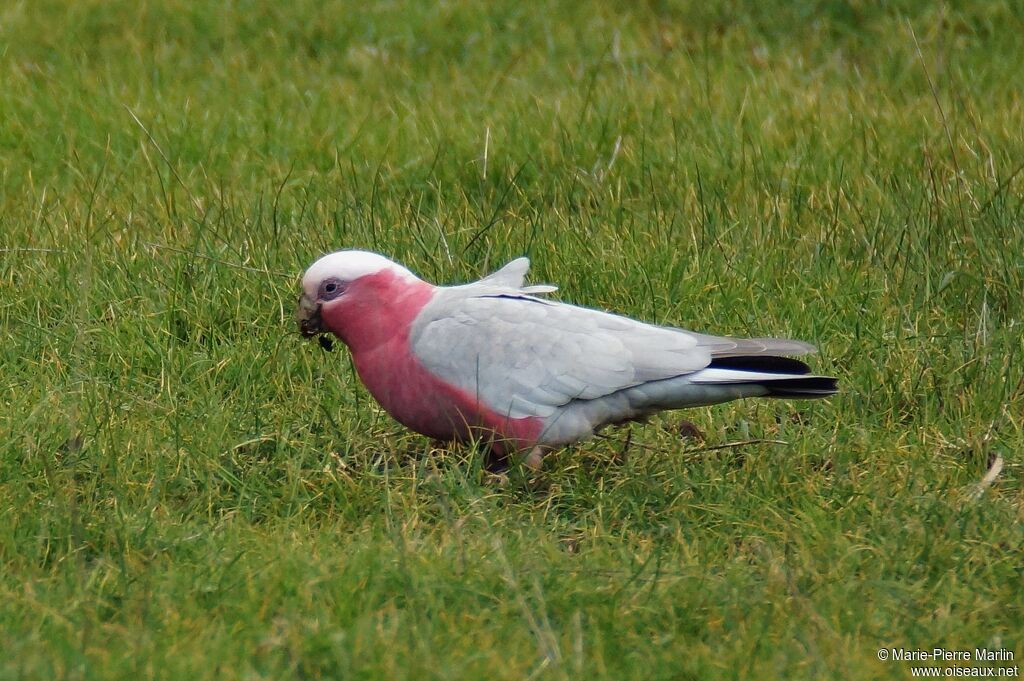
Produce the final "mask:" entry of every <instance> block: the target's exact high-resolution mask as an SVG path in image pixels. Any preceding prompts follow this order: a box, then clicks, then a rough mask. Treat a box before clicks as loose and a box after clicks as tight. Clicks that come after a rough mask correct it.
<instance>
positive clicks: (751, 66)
mask: <svg viewBox="0 0 1024 681" xmlns="http://www.w3.org/2000/svg"><path fill="white" fill-rule="evenodd" d="M221 5H223V6H221ZM1022 34H1024V10H1022V5H1021V4H1020V3H1018V2H1013V1H1012V0H990V1H985V0H978V1H977V2H951V3H926V2H914V1H911V0H906V1H903V2H899V1H893V2H884V3H873V2H825V1H824V0H819V1H817V2H797V3H782V2H780V3H762V2H753V1H750V2H746V1H744V0H732V1H729V2H722V3H718V4H716V5H711V6H709V5H708V4H707V3H704V2H696V1H694V2H687V1H686V0H682V1H679V2H651V3H629V2H620V3H612V2H607V3H593V2H580V3H554V2H541V3H533V4H528V3H521V2H514V1H512V0H508V1H501V2H495V3H477V2H469V1H463V0H453V1H451V2H445V3H439V4H435V3H422V4H421V3H412V2H386V3H377V4H375V3H369V2H364V3H351V4H342V3H337V2H331V1H326V2H325V1H324V0H316V1H313V0H292V1H291V2H286V3H276V2H254V1H246V0H237V1H235V2H227V3H213V2H185V1H184V0H170V1H167V2H156V1H142V2H136V1H134V0H133V1H128V0H120V1H115V2H107V1H101V0H80V1H76V2H69V1H68V2H57V1H56V0H32V1H28V0H11V1H9V2H6V3H3V4H2V5H0V340H2V345H0V348H2V349H0V353H2V354H0V678H2V679H8V678H9V679H15V678H27V679H42V678H58V677H60V678H82V679H108V678H125V679H129V678H130V679H135V678H140V676H143V677H153V678H167V679H186V678H187V679H235V678H238V679H253V678H267V679H279V678H288V677H295V678H353V677H357V678H399V679H401V678H406V679H423V678H444V679H455V678H462V679H478V678H499V679H520V678H527V677H532V678H552V679H559V678H608V679H624V678H638V679H639V678H695V679H696V678H701V679H703V678H785V679H801V678H809V679H827V678H829V679H830V678H849V679H873V678H897V679H899V678H910V664H909V663H905V662H891V661H890V662H881V661H879V660H878V659H877V657H876V651H877V649H878V648H880V647H905V648H925V649H931V648H933V647H937V646H943V647H946V648H960V649H971V650H973V649H974V648H975V647H983V646H988V647H995V648H999V647H1003V648H1008V649H1010V650H1013V651H1015V653H1016V656H1017V664H1019V661H1020V660H1021V659H1022V657H1024V637H1022V633H1024V609H1022V605H1024V573H1022V564H1024V562H1022V558H1021V556H1022V546H1024V531H1022V527H1021V521H1022V520H1024V495H1022V486H1021V461H1020V452H1021V451H1022V450H1024V418H1022V413H1024V369H1022V366H1024V341H1022V331H1024V304H1022V300H1021V295H1022V290H1024V230H1022V228H1021V225H1022V218H1024V198H1022V196H1024V173H1022V172H1021V168H1022V164H1024V137H1022V135H1021V131H1022V130H1024V96H1022V93H1024V69H1021V67H1020V64H1021V48H1020V36H1021V35H1022ZM136 118H137V120H136ZM347 247H362V248H370V249H374V250H377V251H380V252H382V253H385V254H387V255H389V256H391V257H393V258H395V259H397V260H399V261H400V262H403V263H404V264H406V265H408V266H409V267H411V268H412V269H414V270H415V271H417V272H419V273H420V274H421V275H423V276H424V277H425V278H428V279H430V280H433V281H439V282H449V281H466V280H469V279H472V278H474V277H477V276H478V275H481V274H483V273H485V272H487V271H489V270H491V269H493V268H495V267H497V266H499V265H501V264H503V263H504V262H505V261H506V260H508V259H510V258H512V257H514V256H517V255H520V254H523V253H526V254H528V255H530V257H531V258H532V259H533V262H534V273H533V280H534V281H548V282H553V283H557V284H559V285H560V286H561V291H560V294H559V295H561V296H562V297H563V298H564V299H566V300H571V301H574V302H579V303H582V304H587V305H592V306H602V307H607V308H610V309H615V310H617V311H622V312H625V313H628V314H631V315H634V316H638V317H642V318H645V319H648V320H653V321H657V322H661V323H671V324H677V325H681V326H685V327H689V328H694V329H698V330H704V331H708V332H713V333H723V334H724V333H732V334H743V335H748V334H749V335H769V334H778V335H787V336H792V337H796V338H804V339H808V340H811V341H814V342H816V343H818V344H819V346H820V348H821V354H820V355H819V356H817V357H815V358H813V364H814V365H815V368H816V369H817V370H819V371H821V372H823V373H834V374H835V375H838V376H839V377H840V378H841V381H842V386H843V392H842V394H841V395H840V396H838V397H836V398H834V399H831V400H829V401H827V402H816V403H788V402H757V401H748V402H741V403H732V404H728V405H723V406H719V407H715V408H708V409H698V410H692V411H690V412H687V413H686V414H685V416H684V415H682V414H679V413H676V414H669V415H666V416H665V417H663V418H659V419H655V420H654V421H653V422H652V423H651V424H649V425H645V426H636V427H634V428H633V431H632V442H633V445H632V448H631V450H630V452H629V455H628V457H627V458H626V459H625V460H624V461H623V460H622V457H620V456H619V455H618V452H619V450H620V448H621V444H620V443H619V442H617V440H618V441H621V439H622V438H623V437H624V436H625V433H624V432H621V431H620V432H612V433H611V436H612V439H611V440H595V441H593V442H589V443H585V444H582V445H580V446H577V447H574V448H571V449H567V450H564V451H561V452H558V453H557V454H555V455H553V456H552V457H551V458H549V459H548V460H547V461H546V465H545V470H544V471H543V473H541V474H540V475H537V476H526V475H524V474H523V473H522V472H516V471H514V472H513V475H512V476H511V479H510V480H509V481H508V482H507V484H500V483H498V482H497V481H495V480H494V479H492V478H490V477H488V476H487V475H486V474H485V473H484V472H483V471H482V470H481V466H480V461H479V458H480V457H479V455H477V454H475V453H474V452H473V451H472V449H471V448H455V449H452V450H451V451H438V450H431V448H430V443H428V442H427V441H426V440H425V439H423V438H420V437H418V436H416V435H414V434H410V433H408V432H406V431H404V430H403V429H402V428H401V427H399V426H398V425H397V424H396V423H394V422H393V421H391V420H390V419H389V418H388V417H387V415H386V414H383V413H382V412H381V411H380V410H379V409H378V408H377V407H376V405H375V404H374V403H373V402H372V400H370V398H369V396H368V395H367V393H366V392H365V391H364V390H363V389H362V388H361V387H360V386H359V385H358V383H357V381H356V380H355V377H354V374H353V372H352V369H351V366H350V363H349V361H348V358H347V356H346V354H345V353H344V352H336V353H334V354H326V353H324V352H322V351H321V350H320V349H319V348H318V347H316V345H315V344H312V343H306V342H303V341H302V340H301V338H300V337H299V336H298V334H297V333H295V328H294V323H293V320H292V316H291V315H292V309H293V306H294V301H295V298H296V296H297V290H298V288H297V280H298V276H299V274H300V273H301V272H302V271H303V270H304V269H305V267H306V266H307V265H308V264H309V263H310V262H312V260H313V259H315V258H316V257H317V256H318V255H320V254H321V253H323V252H326V251H329V250H335V249H339V248H347ZM684 417H685V418H687V419H690V420H692V421H694V422H695V423H696V424H697V425H698V426H699V427H700V428H701V429H703V430H704V431H705V432H706V433H707V441H706V443H705V447H707V448H705V449H701V448H700V446H699V445H697V444H695V443H693V442H692V441H684V440H681V439H680V438H679V437H678V434H677V433H676V424H678V422H679V419H680V418H684ZM739 440H777V441H780V442H784V443H785V444H771V443H768V442H759V443H752V444H747V445H745V446H739V447H729V448H720V449H714V448H710V447H714V446H717V445H721V444H725V443H730V442H735V441H739ZM997 455H1001V456H1002V457H1003V458H1004V459H1005V467H1004V469H1003V471H1002V473H1001V475H1000V476H999V477H998V479H997V480H996V481H995V482H994V483H993V484H992V485H991V486H990V487H989V488H988V489H986V490H985V491H984V492H983V494H981V496H980V497H978V498H975V497H974V495H973V494H972V492H973V491H974V490H975V489H976V483H977V482H978V481H979V480H980V479H981V478H982V477H983V476H984V475H985V473H986V471H987V470H988V468H989V465H990V462H991V461H993V460H994V458H995V457H996V456H997Z"/></svg>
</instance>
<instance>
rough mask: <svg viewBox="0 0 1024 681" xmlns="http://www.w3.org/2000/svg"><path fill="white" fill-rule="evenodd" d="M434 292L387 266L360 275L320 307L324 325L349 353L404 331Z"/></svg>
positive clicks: (362, 349) (387, 339)
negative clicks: (345, 346) (346, 288)
mask: <svg viewBox="0 0 1024 681" xmlns="http://www.w3.org/2000/svg"><path fill="white" fill-rule="evenodd" d="M433 295H434V287H433V286H431V285H430V284H428V283H426V282H424V281H420V280H415V281H409V280H408V279H405V278H403V277H401V276H399V275H396V274H395V273H394V272H391V271H389V270H381V271H380V272H377V273H376V274H370V275H367V276H365V277H360V278H359V279H357V280H355V281H354V282H352V283H351V284H349V286H348V290H346V291H345V293H344V294H343V295H342V296H341V297H340V298H338V299H337V300H334V301H331V302H329V303H326V304H325V305H324V306H323V308H322V310H321V311H320V314H321V317H322V318H323V321H324V323H325V324H326V325H327V328H328V329H330V330H331V331H332V332H334V334H335V335H337V336H338V337H339V338H340V339H341V340H342V341H344V343H345V345H347V346H348V347H349V348H350V349H351V350H352V352H353V354H359V353H360V352H363V351H367V350H370V349H372V348H374V347H377V346H379V345H382V344H384V343H386V342H387V341H389V340H391V339H393V338H394V337H395V336H396V335H401V336H404V335H407V334H408V332H409V326H410V325H411V324H412V322H413V320H414V319H415V318H416V315H418V314H419V312H420V310H422V309H423V306H424V305H426V304H427V303H428V302H429V301H430V299H431V298H432V297H433Z"/></svg>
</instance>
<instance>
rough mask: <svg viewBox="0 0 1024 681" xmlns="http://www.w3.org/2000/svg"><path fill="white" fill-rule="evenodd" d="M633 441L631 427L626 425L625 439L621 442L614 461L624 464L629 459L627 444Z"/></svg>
mask: <svg viewBox="0 0 1024 681" xmlns="http://www.w3.org/2000/svg"><path fill="white" fill-rule="evenodd" d="M632 441H633V429H632V428H630V427H629V426H626V439H625V440H623V442H622V449H620V450H619V452H618V454H616V455H615V462H616V463H618V464H620V465H621V464H624V463H626V461H627V460H628V459H629V444H630V443H631V442H632Z"/></svg>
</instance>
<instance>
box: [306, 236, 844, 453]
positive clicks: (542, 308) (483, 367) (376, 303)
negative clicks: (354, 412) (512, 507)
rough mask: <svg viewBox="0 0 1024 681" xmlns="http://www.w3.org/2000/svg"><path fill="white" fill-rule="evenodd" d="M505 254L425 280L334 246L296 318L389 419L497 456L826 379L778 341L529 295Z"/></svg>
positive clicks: (795, 345) (826, 388)
mask: <svg viewBox="0 0 1024 681" xmlns="http://www.w3.org/2000/svg"><path fill="white" fill-rule="evenodd" d="M529 266H530V261H529V260H527V259H526V258H518V259H516V260H513V261H512V262H510V263H509V264H507V265H505V266H504V267H503V268H501V269H500V270H498V271H497V272H495V273H494V274H491V275H490V276H487V277H484V278H483V279H481V280H480V281H477V282H474V283H471V284H464V285H461V286H434V285H433V284H429V283H427V282H425V281H423V280H422V279H420V278H418V277H417V276H416V275H414V274H413V273H412V272H410V271H409V270H408V269H406V268H405V267H402V266H401V265H399V264H397V263H395V262H392V261H391V260H388V259H387V258H385V257H384V256H381V255H378V254H376V253H370V252H366V251H338V252H337V253H331V254H329V255H325V256H324V257H322V258H320V259H319V260H317V261H316V262H315V263H314V264H313V265H312V266H311V267H310V268H309V269H308V270H307V271H306V273H305V275H304V276H303V278H302V290H303V293H302V296H301V298H300V299H299V308H298V312H297V315H296V316H297V319H298V321H299V328H300V330H301V332H302V335H304V336H307V337H312V336H316V335H318V334H324V333H332V334H334V335H335V336H337V337H338V338H340V339H341V340H342V341H343V342H344V343H345V344H346V345H347V346H348V347H349V349H350V350H351V352H352V359H353V361H354V363H355V367H356V371H357V372H358V374H359V377H360V379H361V380H362V381H363V383H364V384H365V385H366V387H367V389H368V390H369V391H370V393H371V394H372V395H373V397H374V398H375V399H376V400H377V402H379V403H380V405H381V406H382V407H383V408H384V409H385V410H386V411H387V412H388V413H389V414H391V416H393V417H394V418H395V419H396V420H397V421H399V422H400V423H402V424H404V425H405V426H407V427H408V428H411V429H412V430H414V431H416V432H418V433H422V434H423V435H426V436H428V437H431V438H434V439H438V440H445V441H451V440H466V439H470V438H481V439H483V440H484V441H486V442H488V443H489V444H490V446H491V449H492V452H493V453H494V454H496V455H497V456H499V457H501V458H504V457H507V456H508V455H509V454H512V453H519V452H521V453H526V452H529V454H528V455H527V456H526V458H525V461H526V462H527V463H528V464H529V465H532V466H534V467H536V466H538V465H539V464H540V459H541V457H542V455H543V453H544V452H545V451H548V450H550V449H551V448H555V447H558V446H561V445H566V444H569V443H571V442H576V441H578V440H582V439H585V438H588V437H590V436H591V435H593V434H594V433H595V432H596V431H597V430H598V429H600V428H601V427H603V426H606V425H609V424H615V423H622V422H626V421H632V420H637V419H642V418H643V417H645V416H647V415H649V414H652V413H654V412H658V411H662V410H666V409H679V408H682V407H694V406H699V405H707V404H716V403H718V402H726V401H729V400H735V399H738V398H742V397H786V398H820V397H826V396H828V395H833V394H835V392H836V379H834V378H830V377H827V376H814V375H811V374H810V369H809V368H808V366H807V365H806V364H804V363H803V362H801V361H799V360H795V359H790V358H788V357H785V356H784V355H804V354H807V353H811V352H814V351H815V350H814V347H813V346H812V345H809V344H807V343H803V342H801V341H795V340H784V339H779V338H753V339H741V338H726V337H720V336H708V335H705V334H701V333H694V332H692V331H684V330H682V329H677V328H671V327H666V326H655V325H653V324H646V323H644V322H640V321H636V320H633V319H630V318H628V317H622V316H619V315H615V314H610V313H608V312H602V311H600V310H594V309H589V308H585V307H577V306H576V305H569V304H567V303H561V302H556V301H552V300H547V299H544V298H540V297H538V296H539V294H544V293H550V292H552V291H555V290H556V288H555V287H554V286H525V285H524V278H525V276H526V271H527V269H528V268H529Z"/></svg>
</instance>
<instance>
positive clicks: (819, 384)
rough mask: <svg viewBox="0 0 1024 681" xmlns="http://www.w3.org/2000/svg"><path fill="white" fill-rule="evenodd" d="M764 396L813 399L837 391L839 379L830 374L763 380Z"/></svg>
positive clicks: (827, 395)
mask: <svg viewBox="0 0 1024 681" xmlns="http://www.w3.org/2000/svg"><path fill="white" fill-rule="evenodd" d="M762 385H764V387H765V388H767V389H768V394H767V395H766V397H783V398H788V399H795V400H814V399H820V398H823V397H829V396H831V395H835V394H836V393H838V392H839V379H836V378H832V377H831V376H800V377H798V378H781V379H778V380H775V381H765V382H764V383H763V384H762Z"/></svg>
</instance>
